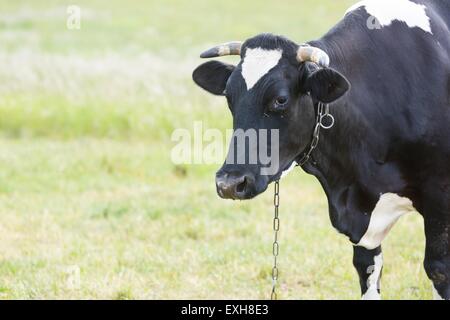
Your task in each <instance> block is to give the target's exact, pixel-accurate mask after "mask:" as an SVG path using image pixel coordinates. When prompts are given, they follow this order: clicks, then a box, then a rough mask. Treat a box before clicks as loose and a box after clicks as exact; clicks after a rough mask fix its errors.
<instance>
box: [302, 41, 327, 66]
mask: <svg viewBox="0 0 450 320" xmlns="http://www.w3.org/2000/svg"><path fill="white" fill-rule="evenodd" d="M297 60H298V61H299V62H305V61H310V62H314V63H316V64H317V65H319V66H321V67H324V68H326V67H328V66H329V65H330V57H329V56H328V54H327V53H326V52H325V51H323V50H322V49H319V48H316V47H311V46H308V45H301V46H300V47H299V48H298V50H297Z"/></svg>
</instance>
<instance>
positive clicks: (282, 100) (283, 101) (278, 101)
mask: <svg viewBox="0 0 450 320" xmlns="http://www.w3.org/2000/svg"><path fill="white" fill-rule="evenodd" d="M288 101H289V98H288V97H278V98H277V99H276V100H275V104H276V105H278V106H280V107H282V106H285V105H286V104H287V103H288Z"/></svg>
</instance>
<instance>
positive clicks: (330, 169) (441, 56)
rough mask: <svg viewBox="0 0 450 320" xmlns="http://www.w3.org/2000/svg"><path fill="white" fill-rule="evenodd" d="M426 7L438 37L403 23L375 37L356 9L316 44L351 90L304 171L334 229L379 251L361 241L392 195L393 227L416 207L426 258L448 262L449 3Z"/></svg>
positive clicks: (370, 242)
mask: <svg viewBox="0 0 450 320" xmlns="http://www.w3.org/2000/svg"><path fill="white" fill-rule="evenodd" d="M417 2H418V3H419V1H417ZM391 3H392V5H394V3H395V1H392V2H391ZM420 3H424V4H425V5H426V8H427V9H426V13H427V15H428V16H429V18H430V20H431V30H432V34H431V33H429V32H425V31H424V30H422V29H420V28H418V27H414V28H410V27H408V26H407V25H406V24H405V23H404V22H399V21H395V22H393V24H392V25H391V26H389V27H382V28H381V29H376V30H371V29H369V28H367V21H368V19H369V17H370V15H369V14H368V13H367V12H366V10H365V8H364V7H359V8H358V9H355V10H354V11H350V12H349V13H348V14H347V15H346V16H345V18H344V19H343V20H342V21H341V22H340V23H339V24H338V25H337V26H336V27H335V28H333V29H332V30H331V31H330V32H329V33H328V34H327V35H325V36H324V37H323V38H322V39H320V40H318V41H316V42H311V44H312V45H313V46H317V47H319V48H322V49H323V50H325V51H326V52H327V53H328V54H329V55H330V58H331V59H330V61H331V65H330V66H331V67H333V68H335V69H336V70H338V71H340V72H341V73H342V74H344V75H345V76H346V77H347V79H348V80H349V81H350V83H351V84H352V90H350V91H349V93H348V94H347V95H346V96H344V97H343V98H342V99H340V100H338V101H337V102H336V104H337V105H336V106H332V107H331V108H332V110H333V111H332V112H333V115H334V116H335V118H336V121H337V125H336V126H335V127H334V128H333V129H331V130H329V131H326V132H324V133H323V136H322V139H321V142H320V144H319V146H318V148H317V149H318V150H317V151H316V152H315V153H314V155H313V158H314V162H309V163H308V164H307V165H305V166H304V169H305V170H306V171H307V172H309V173H311V174H313V175H315V176H316V177H317V178H318V179H319V181H320V182H321V184H322V186H323V188H324V190H325V192H326V194H327V197H328V201H329V208H330V217H331V221H332V223H333V225H334V226H335V228H336V229H338V230H339V231H340V232H342V233H344V234H346V235H347V236H348V237H349V238H350V239H351V241H352V242H353V243H354V244H358V243H360V244H361V246H364V247H367V248H368V249H375V248H377V247H378V246H379V245H380V244H381V240H382V237H380V238H378V239H369V240H367V241H366V242H363V243H361V239H362V238H363V236H364V235H365V233H366V232H367V230H368V227H369V223H370V220H371V217H372V216H374V214H372V213H373V212H374V209H375V206H376V205H377V203H378V202H379V201H380V196H382V195H386V194H391V195H392V194H394V195H397V196H398V197H397V198H396V197H392V196H391V197H390V198H389V199H388V201H387V204H388V205H389V203H390V204H391V206H388V208H387V209H388V210H389V211H390V212H388V217H387V221H386V222H390V220H389V216H391V217H392V219H395V218H396V217H397V215H396V212H395V211H403V212H406V211H408V210H407V209H408V208H406V210H405V206H406V207H408V205H407V202H408V200H406V199H409V200H411V201H412V205H413V206H414V208H415V209H417V211H418V212H419V213H421V214H422V215H423V216H424V219H425V226H426V228H427V229H428V232H427V256H441V255H445V256H446V257H447V259H450V252H449V242H448V241H449V238H448V231H449V226H450V96H449V94H450V56H449V53H450V32H449V30H448V28H449V26H448V23H450V2H448V1H420ZM400 197H401V198H400ZM402 198H403V199H402ZM381 201H383V200H381ZM405 201H406V203H405ZM395 203H399V206H400V208H399V207H397V206H396V204H395ZM411 209H412V208H411ZM380 223H383V222H382V221H381V222H380ZM388 227H389V226H387V228H386V229H388ZM381 231H384V232H385V233H386V232H387V231H388V230H381ZM378 240H379V241H378ZM374 254H376V255H378V254H379V249H377V250H375V252H374ZM369 260H370V259H369ZM372 264H373V263H372ZM365 267H366V266H365V265H363V269H364V268H365ZM426 267H427V269H432V270H430V272H431V273H432V274H435V277H436V278H444V277H445V278H446V279H447V280H446V281H449V280H450V279H449V276H450V274H449V270H448V268H447V269H446V270H445V271H444V270H442V272H441V271H439V268H437V269H436V268H434V267H433V261H432V260H431V261H428V262H426ZM361 272H362V273H364V270H362V271H361ZM367 276H368V275H366V277H367ZM447 283H448V282H447ZM446 288H447V290H448V285H447V287H446ZM449 294H450V292H448V291H446V296H447V297H448V296H449ZM442 296H444V293H442Z"/></svg>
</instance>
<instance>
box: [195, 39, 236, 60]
mask: <svg viewBox="0 0 450 320" xmlns="http://www.w3.org/2000/svg"><path fill="white" fill-rule="evenodd" d="M241 47H242V42H240V41H234V42H228V43H224V44H221V45H219V46H217V47H214V48H211V49H209V50H207V51H205V52H203V53H202V54H201V55H200V58H215V57H221V56H234V55H240V54H241Z"/></svg>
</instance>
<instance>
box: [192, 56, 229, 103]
mask: <svg viewBox="0 0 450 320" xmlns="http://www.w3.org/2000/svg"><path fill="white" fill-rule="evenodd" d="M234 69H235V66H233V65H231V64H226V63H222V62H219V61H208V62H206V63H204V64H202V65H200V66H199V67H198V68H197V69H195V70H194V73H193V74H192V79H194V82H195V83H196V84H197V85H198V86H199V87H201V88H203V89H205V90H206V91H208V92H210V93H212V94H215V95H219V96H222V95H224V94H225V87H226V85H227V81H228V78H230V75H231V73H233V70H234Z"/></svg>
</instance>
